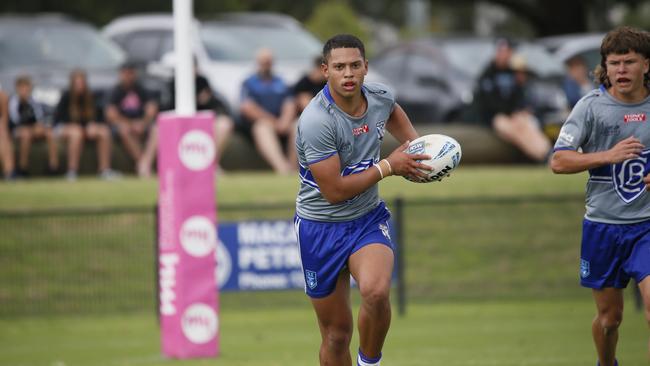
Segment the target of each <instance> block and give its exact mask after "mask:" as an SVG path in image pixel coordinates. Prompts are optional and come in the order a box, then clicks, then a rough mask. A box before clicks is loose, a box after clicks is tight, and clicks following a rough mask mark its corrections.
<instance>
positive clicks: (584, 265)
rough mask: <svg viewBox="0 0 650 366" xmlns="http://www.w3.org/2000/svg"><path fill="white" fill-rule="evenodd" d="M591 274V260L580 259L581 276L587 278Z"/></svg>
mask: <svg viewBox="0 0 650 366" xmlns="http://www.w3.org/2000/svg"><path fill="white" fill-rule="evenodd" d="M589 274H591V271H590V269H589V261H586V260H584V259H580V277H582V278H587V277H589Z"/></svg>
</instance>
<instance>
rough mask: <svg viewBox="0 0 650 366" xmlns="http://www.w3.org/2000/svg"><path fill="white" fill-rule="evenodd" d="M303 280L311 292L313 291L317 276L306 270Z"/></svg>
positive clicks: (316, 283)
mask: <svg viewBox="0 0 650 366" xmlns="http://www.w3.org/2000/svg"><path fill="white" fill-rule="evenodd" d="M305 280H306V282H307V286H308V287H309V288H310V289H312V290H313V289H315V288H316V286H317V285H318V276H317V275H316V272H314V271H310V270H308V269H307V270H305Z"/></svg>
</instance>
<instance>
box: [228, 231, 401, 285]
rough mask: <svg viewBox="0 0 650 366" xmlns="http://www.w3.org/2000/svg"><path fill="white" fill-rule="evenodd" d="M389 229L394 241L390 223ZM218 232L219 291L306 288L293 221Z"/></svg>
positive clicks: (394, 272)
mask: <svg viewBox="0 0 650 366" xmlns="http://www.w3.org/2000/svg"><path fill="white" fill-rule="evenodd" d="M389 227H390V231H391V237H392V238H396V236H395V233H394V227H393V225H392V223H390V224H389ZM218 233H219V243H218V245H217V252H216V256H217V263H218V266H217V279H218V280H217V282H218V284H219V288H220V289H221V290H222V291H254V290H288V289H304V288H305V277H304V275H303V272H302V266H301V263H300V251H299V248H298V241H297V239H296V234H295V231H294V225H293V220H266V221H239V222H221V223H219V226H218ZM396 265H397V263H396ZM396 273H397V271H396V270H395V271H393V277H395V275H396Z"/></svg>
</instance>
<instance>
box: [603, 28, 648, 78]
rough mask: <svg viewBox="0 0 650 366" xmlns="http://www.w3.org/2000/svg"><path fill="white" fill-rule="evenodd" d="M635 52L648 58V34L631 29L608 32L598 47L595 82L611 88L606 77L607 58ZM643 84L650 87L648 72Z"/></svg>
mask: <svg viewBox="0 0 650 366" xmlns="http://www.w3.org/2000/svg"><path fill="white" fill-rule="evenodd" d="M628 52H636V53H638V54H640V55H642V56H643V57H645V58H646V59H649V58H650V33H648V32H646V31H644V30H640V29H637V28H632V27H627V26H626V27H618V28H615V29H613V30H611V31H609V32H608V33H607V34H606V35H605V38H603V42H602V43H601V45H600V65H598V66H596V69H595V70H594V75H595V78H596V82H597V83H599V84H602V85H604V86H605V87H606V88H609V87H610V86H612V84H611V82H610V81H609V78H608V77H607V65H606V64H605V61H607V56H608V55H611V54H617V55H622V54H625V53H628ZM644 84H645V85H646V87H650V70H649V71H648V72H647V73H645V75H644Z"/></svg>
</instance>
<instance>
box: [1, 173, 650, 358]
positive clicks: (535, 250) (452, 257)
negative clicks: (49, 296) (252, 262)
mask: <svg viewBox="0 0 650 366" xmlns="http://www.w3.org/2000/svg"><path fill="white" fill-rule="evenodd" d="M585 180H586V177H585V176H584V175H572V176H554V175H552V174H551V173H550V171H548V169H545V168H543V167H463V168H462V169H460V170H458V171H457V172H455V173H454V175H453V176H452V177H451V178H450V179H447V180H445V181H443V182H442V183H434V184H428V185H425V184H422V185H419V184H413V183H409V182H406V181H404V180H402V179H401V178H397V177H396V178H390V179H387V180H385V181H383V182H382V183H381V188H380V190H381V195H382V196H383V197H384V198H385V199H387V200H391V199H392V198H394V197H397V196H402V197H406V198H407V199H410V200H414V201H417V200H419V199H422V198H434V199H435V198H469V199H470V201H471V199H472V198H473V197H488V198H490V197H492V198H495V199H496V201H495V202H494V203H487V204H481V205H472V204H467V205H460V206H454V205H448V204H442V205H441V206H440V207H435V210H432V209H431V207H427V206H423V207H416V208H413V209H409V210H408V212H406V214H407V215H408V221H409V223H410V224H409V225H410V226H409V227H408V228H407V230H408V235H409V237H407V241H408V242H409V243H413V244H412V245H411V246H410V247H409V251H408V252H407V258H408V259H407V261H408V264H409V268H410V269H409V271H408V273H407V282H408V283H409V294H410V296H411V297H412V300H413V301H411V303H410V305H409V307H408V313H407V316H406V317H404V318H400V317H397V316H395V317H394V318H393V319H394V320H393V324H392V329H391V332H390V334H389V338H388V340H387V342H386V348H385V358H384V360H385V363H386V364H387V365H399V366H411V365H412V366H425V365H426V366H430V365H447V366H461V365H462V366H469V365H480V366H492V365H494V366H497V365H499V366H501V365H506V366H521V365H529V366H530V365H533V366H534V365H539V366H542V365H544V366H546V365H555V366H582V365H584V366H593V365H594V364H595V352H594V350H593V345H592V342H591V339H590V322H591V319H592V317H593V314H594V309H593V304H592V301H591V297H590V294H589V292H588V290H585V289H581V288H580V287H579V286H578V285H577V282H576V280H575V272H576V269H575V255H576V253H577V250H578V241H577V239H576V238H577V237H578V236H579V230H578V229H577V228H578V226H577V224H578V223H579V221H580V215H581V212H582V210H583V207H582V206H583V204H582V203H581V202H568V203H567V204H566V205H563V204H560V203H553V202H548V203H543V204H537V203H536V204H532V203H526V202H522V203H515V204H499V199H500V198H504V199H505V198H507V197H529V196H553V195H556V194H558V193H568V194H576V195H580V194H581V193H582V192H583V189H584V184H585ZM297 184H298V182H297V178H296V177H294V176H289V177H278V176H275V175H273V174H269V173H246V174H243V173H241V174H240V173H233V174H226V175H225V176H223V177H221V178H220V179H219V182H218V184H217V186H218V197H219V201H220V202H221V203H224V204H240V203H241V204H246V203H259V202H267V203H289V204H290V203H291V202H293V200H294V199H295V191H296V189H297ZM260 187H263V188H260ZM156 188H157V187H156V182H155V181H154V180H144V181H143V180H137V179H133V178H131V179H125V180H123V181H120V182H103V181H98V180H95V179H82V180H81V181H79V182H76V183H68V182H65V181H62V180H58V179H57V180H34V181H27V182H17V183H15V184H5V183H0V210H5V211H6V210H24V209H37V210H38V209H48V208H65V207H125V206H129V207H130V206H151V205H153V204H154V203H155V200H156V195H157V193H156ZM506 208H507V209H506ZM557 212H561V213H562V214H563V215H564V216H559V215H556V214H554V213H557ZM448 217H452V218H455V217H460V218H462V220H455V219H452V220H449V219H447V218H448ZM463 221H468V222H471V223H472V225H471V229H472V230H468V229H467V226H466V225H464V224H463ZM551 228H552V230H551ZM16 229H17V230H18V229H20V230H19V231H21V232H22V231H26V230H25V229H24V228H22V229H21V228H18V227H17V228H16ZM146 230H148V231H147V232H149V231H150V229H149V228H147V229H146ZM555 230H560V231H555ZM33 231H39V230H33ZM432 232H435V233H437V235H439V236H438V237H437V238H433V237H432V236H431V233H432ZM4 234H7V233H6V232H4ZM4 234H3V235H4ZM136 234H138V235H141V233H136ZM45 235H46V237H49V234H48V233H47V232H45ZM4 237H5V238H6V236H4ZM556 237H561V238H563V240H561V241H560V240H556V239H555V238H556ZM146 240H148V239H146ZM2 242H3V240H2V238H0V247H1V246H2V245H1V244H2ZM497 246H498V247H497ZM495 248H498V250H495ZM4 253H7V252H6V251H5V252H4ZM118 253H119V252H118ZM147 253H148V255H151V253H150V252H147ZM58 255H62V256H64V255H65V254H64V253H58ZM133 256H134V259H138V257H137V256H136V255H133ZM103 257H104V258H105V257H106V255H103ZM4 259H5V260H7V261H8V263H11V262H13V260H12V259H11V258H6V256H5V257H4ZM28 259H29V258H28V257H21V260H28ZM46 259H47V260H51V257H49V256H48V257H47V258H46ZM2 260H3V256H0V263H2ZM27 263H29V262H27ZM549 263H551V264H552V265H549ZM19 264H20V263H19ZM2 267H3V268H6V267H5V266H4V265H3V266H2ZM73 269H74V268H73ZM1 271H2V270H1V269H0V283H1V281H2V278H3V277H4V278H7V277H6V276H5V274H4V273H3V272H1ZM147 273H148V272H147ZM149 276H151V274H149ZM486 279H489V281H487V280H486ZM9 280H10V279H9ZM108 280H109V281H110V279H108ZM144 282H146V286H147V289H151V287H150V285H149V284H150V282H151V278H144ZM0 289H2V286H0ZM465 293H467V294H473V296H467V297H465V296H463V294H465ZM495 298H498V299H499V300H498V301H494V299H495ZM485 299H492V300H490V301H486V300H485ZM353 302H354V303H355V304H358V297H353ZM626 302H627V304H630V305H628V306H627V307H626V313H625V318H624V321H623V325H622V329H621V343H620V347H619V359H620V360H621V364H622V365H625V366H627V365H643V364H647V362H648V360H647V356H646V353H647V336H648V332H647V328H646V325H645V321H644V319H643V315H642V313H640V312H636V311H634V309H633V306H631V296H630V294H629V292H628V294H627V297H626ZM221 308H222V317H221V324H222V328H221V330H222V341H221V347H222V355H221V356H220V357H219V358H218V359H216V360H213V359H210V360H194V361H173V360H166V359H164V358H163V357H162V356H161V354H160V347H159V333H158V329H157V325H156V322H155V318H154V316H153V314H145V313H127V314H115V313H114V312H113V313H109V314H106V315H96V314H86V315H70V316H36V317H15V318H12V317H8V318H0V365H11V366H36V365H39V366H40V365H45V366H76V365H79V366H168V365H174V366H199V365H201V366H202V365H214V364H223V365H228V366H249V365H250V366H252V365H258V364H264V365H268V366H276V365H277V366H280V365H283V366H284V365H289V364H291V365H315V364H317V358H316V357H317V348H318V342H319V340H318V339H319V336H318V332H317V327H316V323H315V319H314V315H313V313H312V310H311V308H310V306H309V304H308V302H307V300H306V298H305V297H304V295H302V294H300V293H299V292H290V293H286V292H284V293H283V292H279V293H276V292H272V293H271V292H269V293H267V292H262V293H241V294H232V293H228V294H222V297H221ZM355 313H356V312H355ZM73 314H74V313H73ZM355 332H356V331H355ZM356 342H357V338H356V334H355V338H354V341H353V345H352V347H351V348H352V350H354V349H356Z"/></svg>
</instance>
